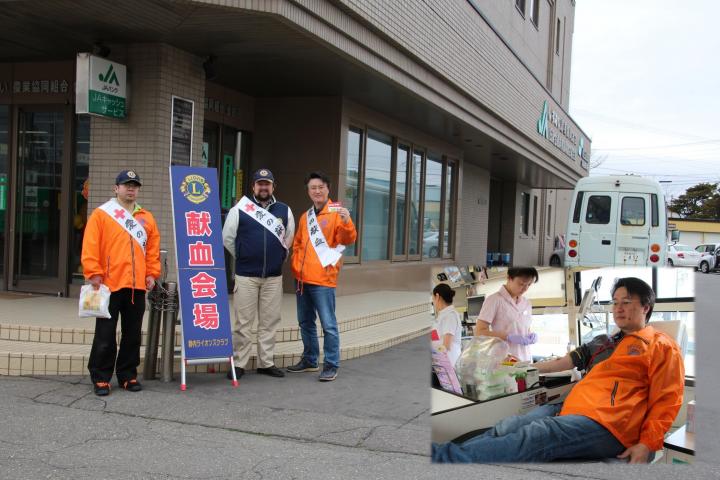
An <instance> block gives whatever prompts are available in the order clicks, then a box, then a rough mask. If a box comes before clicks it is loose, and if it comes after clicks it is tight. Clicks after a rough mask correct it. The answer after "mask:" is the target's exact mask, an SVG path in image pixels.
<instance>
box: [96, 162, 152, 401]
mask: <svg viewBox="0 0 720 480" xmlns="http://www.w3.org/2000/svg"><path fill="white" fill-rule="evenodd" d="M141 185H142V184H141V183H140V177H139V176H138V174H137V173H135V172H134V171H132V170H124V171H122V172H120V174H118V176H117V178H116V179H115V198H112V199H110V200H109V201H107V202H105V203H104V204H102V205H100V206H99V207H98V208H96V209H95V210H94V211H93V213H92V215H90V219H89V220H88V222H87V226H86V227H85V235H84V237H83V246H82V266H83V273H84V275H85V278H86V279H87V280H88V281H89V282H90V284H92V285H93V286H94V287H95V289H97V288H98V287H99V286H100V284H101V283H103V284H105V285H106V286H107V287H108V288H109V289H110V292H112V293H111V295H110V315H111V318H98V319H97V320H96V321H95V337H94V338H93V345H92V349H91V350H90V359H89V360H88V370H89V371H90V379H91V380H92V382H93V390H94V392H95V394H96V395H99V396H104V395H108V394H109V393H110V380H111V379H112V375H113V370H115V371H116V373H117V379H118V384H119V385H120V387H122V388H124V389H125V390H129V391H131V392H137V391H140V390H142V386H141V385H140V382H138V380H137V366H138V365H139V364H140V337H141V328H142V321H143V314H144V313H145V292H146V290H150V289H151V288H152V287H153V286H154V285H155V280H156V279H157V278H159V277H160V232H159V230H158V227H157V224H156V223H155V219H154V218H153V216H152V214H151V213H150V212H148V211H147V210H145V209H143V208H142V207H141V206H140V205H138V204H137V203H135V201H136V199H137V194H138V192H139V191H140V186H141ZM118 317H120V318H121V327H122V337H121V339H120V352H119V353H118V351H117V345H116V341H115V335H116V330H117V321H118ZM116 357H117V358H116Z"/></svg>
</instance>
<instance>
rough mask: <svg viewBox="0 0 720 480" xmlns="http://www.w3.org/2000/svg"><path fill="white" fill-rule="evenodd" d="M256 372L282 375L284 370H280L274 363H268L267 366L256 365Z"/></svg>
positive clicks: (272, 375) (274, 375)
mask: <svg viewBox="0 0 720 480" xmlns="http://www.w3.org/2000/svg"><path fill="white" fill-rule="evenodd" d="M257 373H261V374H263V375H269V376H271V377H284V376H285V372H283V371H282V370H280V369H279V368H278V367H276V366H275V365H270V366H269V367H258V369H257Z"/></svg>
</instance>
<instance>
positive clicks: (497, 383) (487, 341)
mask: <svg viewBox="0 0 720 480" xmlns="http://www.w3.org/2000/svg"><path fill="white" fill-rule="evenodd" d="M509 348H510V347H509V346H508V344H507V343H506V342H504V341H502V340H500V339H499V338H495V337H483V336H481V337H473V339H472V341H471V342H470V344H469V345H468V346H467V348H466V349H465V350H464V351H463V353H462V355H460V358H458V360H457V362H456V363H455V371H456V372H457V374H458V377H460V384H461V385H462V389H463V393H464V394H465V395H466V396H467V397H470V398H474V399H478V400H487V399H488V398H492V397H496V396H500V395H504V394H505V393H506V392H505V384H506V380H505V377H507V376H508V372H507V369H506V368H505V367H503V365H502V362H503V361H504V360H505V357H507V354H508V350H509Z"/></svg>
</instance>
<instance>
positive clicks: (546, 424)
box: [432, 405, 625, 463]
mask: <svg viewBox="0 0 720 480" xmlns="http://www.w3.org/2000/svg"><path fill="white" fill-rule="evenodd" d="M561 408H562V405H543V406H541V407H538V408H536V409H535V410H533V411H531V412H529V413H527V414H526V415H516V416H513V417H508V418H505V419H503V420H501V421H500V422H498V424H497V425H495V426H494V427H493V428H491V429H490V430H488V431H487V432H485V433H483V434H482V435H480V436H477V437H475V438H471V439H470V440H467V441H466V442H464V443H462V444H455V443H440V444H439V443H433V445H432V460H433V462H437V463H444V462H448V463H451V462H452V463H470V462H477V463H494V462H549V461H552V460H558V459H571V458H583V459H598V458H610V457H615V456H617V455H619V454H621V453H622V452H623V451H625V447H624V446H623V444H622V443H620V442H619V441H618V440H617V439H616V438H615V437H614V436H613V435H612V434H611V433H610V432H609V431H608V430H607V429H606V428H605V427H603V426H602V425H600V424H599V423H597V422H595V421H594V420H591V419H589V418H588V417H584V416H582V415H563V416H559V417H558V416H555V415H556V414H557V413H558V412H559V411H560V409H561Z"/></svg>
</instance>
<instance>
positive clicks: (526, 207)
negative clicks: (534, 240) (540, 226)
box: [520, 192, 530, 235]
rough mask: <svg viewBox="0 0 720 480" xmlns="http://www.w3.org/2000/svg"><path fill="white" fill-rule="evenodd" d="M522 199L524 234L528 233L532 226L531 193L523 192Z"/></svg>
mask: <svg viewBox="0 0 720 480" xmlns="http://www.w3.org/2000/svg"><path fill="white" fill-rule="evenodd" d="M520 199H521V202H522V205H521V207H520V208H521V210H520V232H521V233H522V234H523V235H527V234H528V231H529V228H530V218H529V216H530V194H529V193H525V192H522V193H521V194H520Z"/></svg>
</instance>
